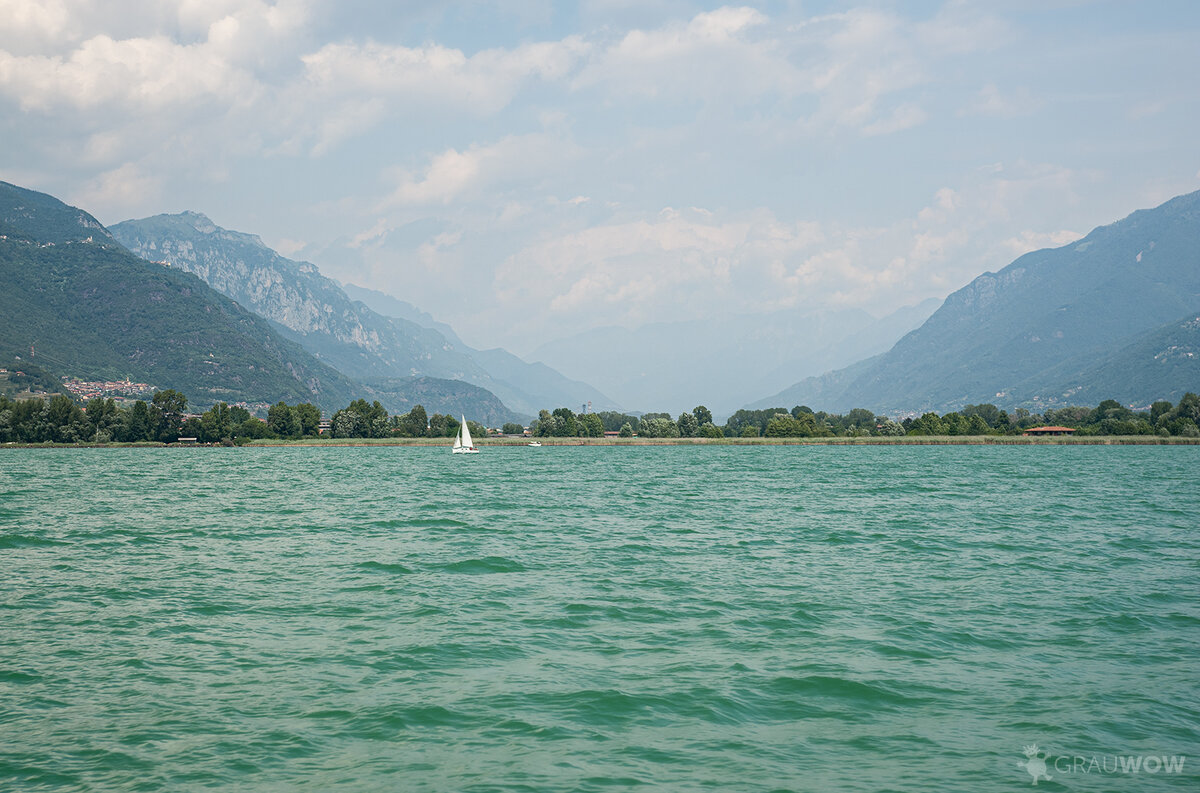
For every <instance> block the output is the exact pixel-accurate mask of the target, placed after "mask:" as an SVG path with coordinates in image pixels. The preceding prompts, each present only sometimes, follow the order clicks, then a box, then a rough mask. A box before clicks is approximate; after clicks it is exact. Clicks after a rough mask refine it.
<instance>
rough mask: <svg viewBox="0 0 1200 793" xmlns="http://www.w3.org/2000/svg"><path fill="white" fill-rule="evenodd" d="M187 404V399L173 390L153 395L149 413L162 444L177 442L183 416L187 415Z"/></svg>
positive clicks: (169, 389)
mask: <svg viewBox="0 0 1200 793" xmlns="http://www.w3.org/2000/svg"><path fill="white" fill-rule="evenodd" d="M187 404H188V400H187V397H186V396H184V395H183V394H181V393H179V392H178V391H176V390H175V389H173V388H168V389H166V390H165V391H158V392H156V393H155V394H154V398H153V399H152V400H151V405H150V413H151V416H152V417H153V422H154V424H155V427H154V433H155V435H156V436H157V439H158V440H160V441H163V442H164V443H169V442H172V441H175V440H178V438H179V436H180V434H181V430H182V425H183V414H185V413H187Z"/></svg>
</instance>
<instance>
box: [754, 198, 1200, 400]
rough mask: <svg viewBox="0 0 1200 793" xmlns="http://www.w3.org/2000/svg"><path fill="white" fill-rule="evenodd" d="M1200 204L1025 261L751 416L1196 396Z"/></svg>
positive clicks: (1171, 208)
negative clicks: (801, 410)
mask: <svg viewBox="0 0 1200 793" xmlns="http://www.w3.org/2000/svg"><path fill="white" fill-rule="evenodd" d="M1198 313H1200V192H1196V193H1190V194H1188V195H1183V196H1179V197H1177V198H1174V199H1171V200H1170V201H1167V202H1166V203H1164V204H1162V205H1161V206H1158V207H1156V208H1154V209H1145V210H1139V211H1137V212H1134V213H1133V214H1131V215H1130V216H1128V217H1127V218H1125V219H1123V220H1120V221H1118V222H1116V223H1112V224H1110V225H1107V226H1101V227H1099V228H1096V229H1094V230H1093V231H1092V232H1091V233H1090V234H1088V235H1087V236H1086V237H1084V238H1083V239H1082V240H1079V241H1077V242H1073V243H1071V244H1069V245H1065V246H1063V247H1060V248H1054V249H1045V250H1039V251H1034V252H1032V253H1028V254H1025V255H1024V256H1021V257H1020V258H1018V259H1017V260H1016V261H1014V262H1013V263H1012V264H1010V265H1008V266H1007V267H1005V268H1003V269H1002V270H1000V271H999V272H997V273H984V274H983V275H981V276H979V277H978V278H976V279H975V280H973V281H972V282H971V283H970V284H968V285H967V286H965V287H963V288H962V289H960V290H958V291H957V292H955V293H953V294H951V295H950V296H949V297H948V298H946V301H945V302H944V303H943V304H942V306H941V307H940V308H939V309H938V310H937V311H935V312H934V313H933V315H932V316H931V317H930V318H929V319H928V320H927V321H926V322H925V323H924V324H923V325H921V327H919V328H917V329H916V330H914V331H912V332H911V333H909V334H907V335H905V336H904V338H902V339H901V340H900V341H899V342H897V343H896V345H895V346H894V347H892V348H891V349H890V350H889V351H887V352H886V353H884V354H881V355H878V356H875V357H873V358H871V359H868V360H865V361H860V362H858V363H856V364H854V365H852V366H849V367H845V368H842V369H838V370H834V371H831V372H828V373H826V374H823V375H820V376H817V377H810V378H807V379H804V380H801V381H800V382H798V383H796V384H794V385H792V386H790V387H788V388H786V389H784V390H783V391H781V392H779V393H777V394H775V395H774V396H770V397H767V398H765V399H762V400H759V401H757V402H754V403H752V404H751V405H750V407H769V406H772V405H784V404H786V405H808V406H809V407H811V408H813V409H816V410H828V411H839V412H841V411H845V410H848V409H850V408H853V407H866V408H869V409H872V410H874V411H876V412H878V413H891V414H897V413H903V412H917V413H920V412H924V411H927V410H936V411H942V412H945V411H948V410H954V409H957V408H960V407H962V406H963V405H966V404H970V403H980V402H992V403H995V404H997V405H999V406H1001V407H1023V406H1025V407H1031V408H1043V407H1049V406H1059V405H1065V404H1094V403H1096V402H1098V401H1099V400H1101V399H1105V398H1109V397H1114V398H1119V399H1121V400H1122V401H1123V402H1125V403H1126V404H1137V405H1147V404H1149V403H1150V402H1151V401H1153V400H1155V399H1176V398H1178V397H1179V396H1181V395H1182V394H1183V393H1184V392H1186V391H1189V390H1192V391H1194V390H1197V386H1198V385H1200V369H1198V367H1197V362H1198V360H1200V359H1198V358H1197V357H1196V354H1195V352H1193V350H1194V345H1195V331H1196V326H1195V321H1196V319H1197V314H1198Z"/></svg>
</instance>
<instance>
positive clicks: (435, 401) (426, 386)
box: [363, 377, 526, 427]
mask: <svg viewBox="0 0 1200 793" xmlns="http://www.w3.org/2000/svg"><path fill="white" fill-rule="evenodd" d="M363 387H364V389H365V390H366V395H367V398H368V399H377V400H379V403H380V404H381V405H383V406H384V407H385V408H387V410H388V412H389V413H393V414H394V413H407V412H408V411H410V410H412V408H413V406H414V405H420V406H421V407H423V408H425V412H426V414H428V415H430V416H432V415H433V414H434V413H448V414H450V415H451V416H468V417H470V418H471V420H472V421H477V422H479V423H480V424H484V425H486V426H488V427H500V426H503V425H504V424H506V423H508V422H510V421H512V422H517V423H525V421H526V417H525V416H522V415H520V414H518V413H514V412H513V411H511V410H509V409H508V408H507V407H505V406H504V403H503V402H501V401H500V400H499V399H497V398H496V395H495V394H493V393H492V392H491V391H488V390H487V389H484V388H480V387H479V386H474V385H471V384H470V383H464V382H462V381H461V380H439V379H437V378H434V377H393V378H383V379H380V380H368V381H367V382H366V383H364V384H363Z"/></svg>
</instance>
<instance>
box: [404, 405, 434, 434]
mask: <svg viewBox="0 0 1200 793" xmlns="http://www.w3.org/2000/svg"><path fill="white" fill-rule="evenodd" d="M407 415H408V419H407V420H406V421H405V422H404V423H405V428H406V429H407V430H408V433H409V434H410V435H412V436H413V437H414V438H420V437H423V436H425V435H426V434H427V433H428V432H429V416H427V415H426V414H425V407H424V405H413V406H412V410H410V411H408V414H407Z"/></svg>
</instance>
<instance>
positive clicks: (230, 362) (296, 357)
mask: <svg viewBox="0 0 1200 793" xmlns="http://www.w3.org/2000/svg"><path fill="white" fill-rule="evenodd" d="M0 284H2V285H3V288H0V357H2V358H3V359H4V360H6V361H8V360H18V361H19V360H27V361H29V362H30V363H33V364H35V365H37V366H38V367H40V368H42V369H45V370H48V371H53V372H54V373H55V375H56V376H58V375H68V374H69V375H74V376H77V377H80V378H83V379H89V380H118V379H123V378H130V379H132V380H135V381H139V382H146V383H150V384H153V385H156V386H158V387H159V388H175V389H177V390H179V391H182V392H184V393H185V394H187V396H188V397H189V398H190V399H192V400H193V402H194V403H195V404H197V405H206V404H209V403H211V402H214V401H218V400H220V401H226V402H260V403H261V402H274V401H278V400H286V401H288V402H293V403H296V402H316V403H318V404H320V405H321V406H323V407H326V408H329V409H332V408H335V407H338V406H341V405H344V404H345V403H346V402H347V401H348V400H349V399H352V398H353V394H354V391H355V384H354V383H353V382H352V381H351V380H350V379H349V378H347V377H346V376H345V375H343V374H342V373H340V372H338V371H336V370H335V369H333V368H332V367H330V366H327V365H326V364H324V363H322V362H320V361H318V360H316V359H315V358H313V356H311V355H310V354H308V353H307V352H305V351H304V350H303V349H301V348H300V347H299V346H298V345H296V344H294V343H292V342H291V341H288V340H286V339H284V338H282V337H281V336H280V335H279V334H278V333H276V332H275V331H274V330H273V329H272V328H271V326H270V325H269V324H268V323H267V321H266V320H264V319H262V318H261V317H259V316H257V315H256V314H254V313H252V312H250V311H248V310H246V309H245V308H243V307H242V306H240V305H238V304H237V303H236V302H234V301H233V300H230V299H229V298H227V297H225V296H224V295H221V294H219V293H218V292H216V291H214V290H212V289H210V288H209V287H208V286H207V285H206V284H205V283H204V282H203V281H201V280H200V279H199V278H197V277H196V276H194V275H192V274H190V273H186V272H182V271H180V270H177V269H173V268H169V267H163V266H162V265H157V264H151V263H149V262H146V261H144V260H142V259H140V258H138V257H137V256H134V255H133V254H132V253H130V252H129V251H128V250H126V249H125V248H124V247H122V246H121V245H120V244H119V243H117V241H116V240H114V239H113V238H112V236H111V235H110V234H109V232H108V231H107V230H106V229H105V228H104V226H102V225H101V224H100V223H99V222H98V221H97V220H96V219H95V218H94V217H92V216H91V215H90V214H88V213H87V212H84V211H83V210H80V209H77V208H75V207H69V206H67V205H66V204H64V203H62V202H61V201H59V200H58V199H56V198H53V197H51V196H48V195H45V194H44V193H38V192H35V191H32V190H26V189H24V188H21V187H17V186H16V185H12V184H9V183H7V182H0Z"/></svg>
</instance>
